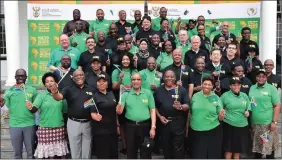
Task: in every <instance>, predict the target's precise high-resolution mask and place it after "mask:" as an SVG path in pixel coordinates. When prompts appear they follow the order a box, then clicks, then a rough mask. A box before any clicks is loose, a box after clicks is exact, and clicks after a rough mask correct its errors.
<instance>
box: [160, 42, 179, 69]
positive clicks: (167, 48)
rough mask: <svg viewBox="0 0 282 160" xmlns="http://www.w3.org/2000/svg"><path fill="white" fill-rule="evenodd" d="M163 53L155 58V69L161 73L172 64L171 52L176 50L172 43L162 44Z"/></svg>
mask: <svg viewBox="0 0 282 160" xmlns="http://www.w3.org/2000/svg"><path fill="white" fill-rule="evenodd" d="M162 48H163V52H161V54H160V55H159V56H158V58H157V68H158V70H159V71H160V72H162V71H163V70H164V69H165V68H166V67H167V66H169V65H171V64H172V63H173V59H172V52H173V50H175V48H176V44H175V43H174V41H171V40H167V41H165V42H164V43H163V46H162Z"/></svg>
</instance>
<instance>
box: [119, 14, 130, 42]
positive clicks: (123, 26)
mask: <svg viewBox="0 0 282 160" xmlns="http://www.w3.org/2000/svg"><path fill="white" fill-rule="evenodd" d="M118 16H119V20H118V21H117V22H116V25H117V28H118V33H119V36H121V37H123V36H124V35H126V34H132V30H131V26H132V25H131V23H129V22H127V21H126V12H125V10H121V11H119V12H118Z"/></svg>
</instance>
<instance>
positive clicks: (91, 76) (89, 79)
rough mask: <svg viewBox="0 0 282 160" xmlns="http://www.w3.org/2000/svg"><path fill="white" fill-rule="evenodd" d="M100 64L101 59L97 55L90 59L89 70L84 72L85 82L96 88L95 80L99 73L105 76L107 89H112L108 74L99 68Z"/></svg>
mask: <svg viewBox="0 0 282 160" xmlns="http://www.w3.org/2000/svg"><path fill="white" fill-rule="evenodd" d="M101 67H102V64H101V60H100V59H99V58H97V57H95V58H93V59H92V62H91V71H89V72H87V73H85V83H86V84H88V85H89V86H91V87H93V88H97V80H98V78H99V77H98V76H99V75H100V74H103V75H105V76H106V80H107V81H108V89H110V90H111V89H112V81H111V78H110V77H109V75H108V74H107V73H105V72H103V71H102V70H101Z"/></svg>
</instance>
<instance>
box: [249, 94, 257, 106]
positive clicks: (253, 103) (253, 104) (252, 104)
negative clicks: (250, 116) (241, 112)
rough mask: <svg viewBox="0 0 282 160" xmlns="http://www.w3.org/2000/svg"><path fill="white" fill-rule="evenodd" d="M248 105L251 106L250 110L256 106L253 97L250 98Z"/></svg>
mask: <svg viewBox="0 0 282 160" xmlns="http://www.w3.org/2000/svg"><path fill="white" fill-rule="evenodd" d="M250 105H251V108H254V107H256V106H257V102H256V100H255V98H254V96H252V98H251V103H250Z"/></svg>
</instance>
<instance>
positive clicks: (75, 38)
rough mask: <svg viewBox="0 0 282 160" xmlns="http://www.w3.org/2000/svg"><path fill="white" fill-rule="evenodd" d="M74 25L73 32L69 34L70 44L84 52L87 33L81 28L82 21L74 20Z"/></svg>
mask: <svg viewBox="0 0 282 160" xmlns="http://www.w3.org/2000/svg"><path fill="white" fill-rule="evenodd" d="M75 25H76V26H75V32H74V34H73V35H72V36H70V42H71V46H73V47H75V48H77V49H78V50H79V51H80V52H84V51H86V50H87V47H86V38H88V37H89V35H88V34H87V33H85V32H84V31H83V30H82V29H83V28H82V25H83V24H82V21H76V22H75Z"/></svg>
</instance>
